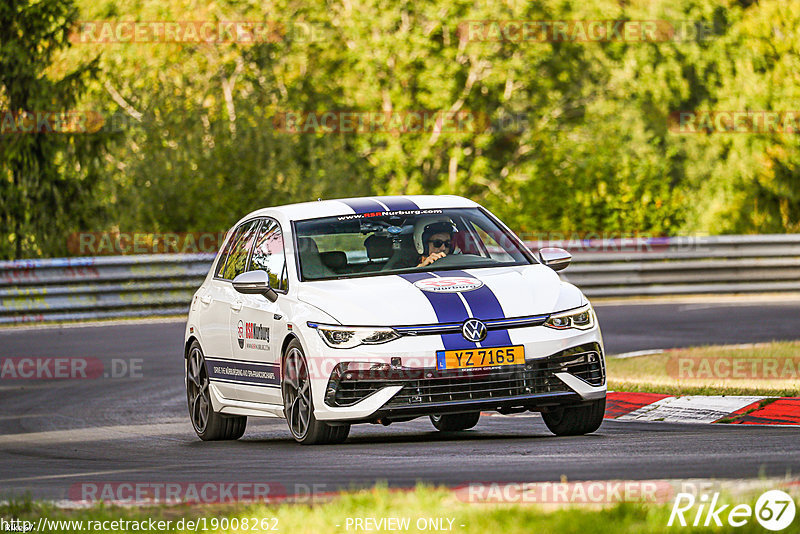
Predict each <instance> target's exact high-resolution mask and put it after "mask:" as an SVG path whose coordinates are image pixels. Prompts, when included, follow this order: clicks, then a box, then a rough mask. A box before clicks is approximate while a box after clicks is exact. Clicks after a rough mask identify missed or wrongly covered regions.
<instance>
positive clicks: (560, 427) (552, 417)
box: [542, 397, 606, 436]
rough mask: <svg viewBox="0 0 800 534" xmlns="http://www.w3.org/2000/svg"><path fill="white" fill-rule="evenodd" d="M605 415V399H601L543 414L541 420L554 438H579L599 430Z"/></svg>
mask: <svg viewBox="0 0 800 534" xmlns="http://www.w3.org/2000/svg"><path fill="white" fill-rule="evenodd" d="M605 413H606V399H605V397H603V398H602V399H599V400H596V401H592V402H591V403H590V404H587V405H585V406H572V407H569V406H568V407H564V408H558V409H556V410H553V411H551V412H543V413H542V419H544V424H545V425H547V428H549V429H550V432H552V433H553V434H555V435H556V436H580V435H583V434H590V433H592V432H594V431H595V430H597V429H598V428H600V425H601V424H602V422H603V416H604V415H605Z"/></svg>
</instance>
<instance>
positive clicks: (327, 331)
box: [306, 321, 400, 349]
mask: <svg viewBox="0 0 800 534" xmlns="http://www.w3.org/2000/svg"><path fill="white" fill-rule="evenodd" d="M306 324H308V326H309V327H311V328H314V329H315V330H316V331H317V332H318V333H319V335H320V337H321V338H322V340H323V341H325V343H326V344H327V345H328V346H329V347H333V348H334V349H352V348H353V347H357V346H359V345H380V344H381V343H387V342H389V341H392V340H393V339H397V338H399V337H400V334H398V333H397V332H396V331H395V330H394V329H392V328H379V327H375V328H372V327H360V326H340V325H329V324H320V323H312V322H310V321H309V322H308V323H306Z"/></svg>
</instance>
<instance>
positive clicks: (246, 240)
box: [217, 220, 259, 280]
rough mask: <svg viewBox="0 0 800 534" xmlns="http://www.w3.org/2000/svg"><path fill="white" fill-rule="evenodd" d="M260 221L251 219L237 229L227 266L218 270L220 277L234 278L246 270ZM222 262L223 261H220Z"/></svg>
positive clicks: (232, 240)
mask: <svg viewBox="0 0 800 534" xmlns="http://www.w3.org/2000/svg"><path fill="white" fill-rule="evenodd" d="M258 224H259V221H258V220H255V221H250V222H246V223H244V224H242V225H241V226H240V227H239V228H238V229H237V230H236V235H235V236H234V237H233V239H231V244H230V250H229V251H226V252H228V255H227V259H226V261H225V267H223V268H222V270H221V271H219V272H218V274H217V276H218V277H219V278H224V279H225V280H233V279H234V278H236V277H237V276H238V275H240V274H242V273H243V272H245V269H246V268H247V258H248V256H249V255H250V250H251V249H252V248H253V241H254V238H255V235H256V230H257V229H258ZM220 263H221V262H220Z"/></svg>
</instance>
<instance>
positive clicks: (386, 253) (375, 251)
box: [364, 234, 393, 260]
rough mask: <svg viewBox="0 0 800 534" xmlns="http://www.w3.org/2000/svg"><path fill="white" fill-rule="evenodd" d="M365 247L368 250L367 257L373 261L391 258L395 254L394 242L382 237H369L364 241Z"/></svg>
mask: <svg viewBox="0 0 800 534" xmlns="http://www.w3.org/2000/svg"><path fill="white" fill-rule="evenodd" d="M364 247H365V248H366V249H367V257H368V258H369V259H371V260H377V259H382V258H391V257H392V254H393V251H392V240H391V239H389V238H388V237H384V236H380V235H374V234H373V235H371V236H369V237H368V238H367V239H366V240H365V241H364Z"/></svg>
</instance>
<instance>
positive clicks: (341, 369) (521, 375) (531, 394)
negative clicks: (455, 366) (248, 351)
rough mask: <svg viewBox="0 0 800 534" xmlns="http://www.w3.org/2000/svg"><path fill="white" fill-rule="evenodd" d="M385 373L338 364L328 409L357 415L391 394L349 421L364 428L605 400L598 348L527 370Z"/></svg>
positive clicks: (530, 364)
mask: <svg viewBox="0 0 800 534" xmlns="http://www.w3.org/2000/svg"><path fill="white" fill-rule="evenodd" d="M386 367H387V366H383V367H382V368H379V369H374V370H356V371H353V370H348V369H347V364H340V365H339V366H337V368H336V369H335V370H334V372H333V373H332V375H331V377H330V379H329V381H328V384H327V387H326V391H325V404H326V407H327V408H329V409H332V410H335V411H342V412H344V411H349V409H352V410H353V411H354V412H358V411H360V410H359V408H360V407H361V406H366V405H372V406H374V405H375V403H374V401H375V400H377V397H379V396H380V397H384V396H385V395H386V394H387V393H388V392H393V393H392V394H391V397H390V398H388V400H383V401H382V402H381V403H380V405H379V406H377V410H374V409H373V410H371V413H370V414H369V415H368V416H366V417H360V418H359V419H358V421H351V422H361V421H378V420H388V419H394V420H398V419H408V418H413V417H418V416H422V415H429V414H441V413H457V412H466V411H482V410H497V411H499V412H501V413H511V412H518V411H527V410H531V411H542V410H547V409H548V408H550V407H553V406H561V405H564V404H580V403H583V402H586V401H590V400H593V399H598V398H603V397H604V396H605V394H606V376H605V362H604V359H603V353H602V348H601V346H600V344H599V343H588V344H583V345H579V346H575V347H571V348H569V349H566V350H563V351H560V352H557V353H555V354H552V355H550V356H547V357H545V358H537V359H533V360H527V361H526V363H525V364H524V365H518V366H510V367H498V368H493V369H489V370H459V371H439V370H437V369H435V368H408V367H392V368H388V369H387V368H386ZM348 419H349V418H348Z"/></svg>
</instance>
